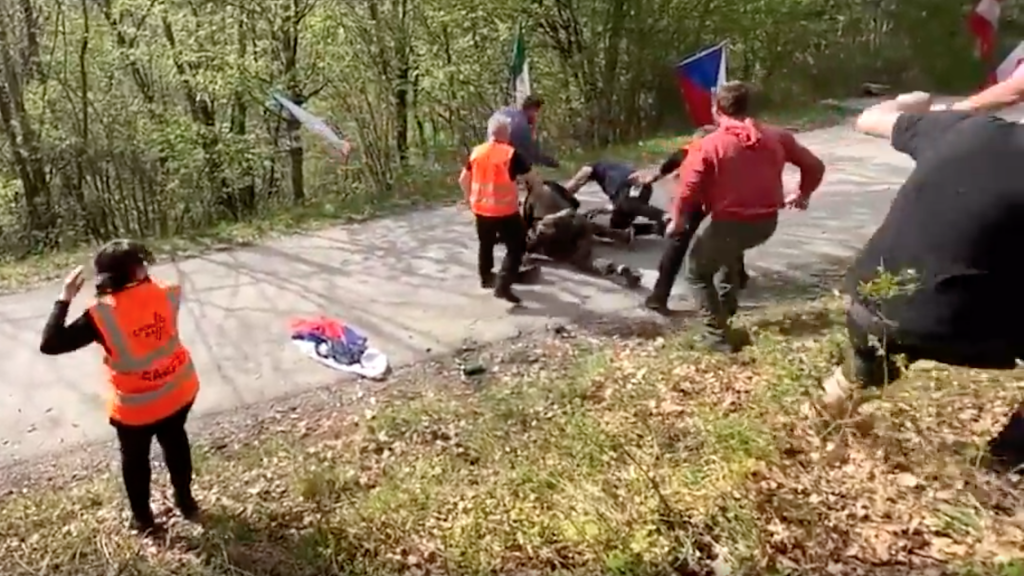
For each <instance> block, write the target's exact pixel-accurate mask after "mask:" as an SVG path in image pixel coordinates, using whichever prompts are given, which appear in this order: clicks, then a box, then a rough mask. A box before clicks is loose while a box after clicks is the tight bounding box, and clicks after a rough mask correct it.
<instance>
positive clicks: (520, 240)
mask: <svg viewBox="0 0 1024 576" xmlns="http://www.w3.org/2000/svg"><path fill="white" fill-rule="evenodd" d="M476 237H477V239H478V240H479V241H480V251H479V253H478V255H477V269H478V271H479V272H480V278H486V277H489V276H490V275H491V273H492V272H493V271H494V247H495V246H497V245H498V244H504V245H505V259H504V260H502V262H501V270H500V271H499V277H500V278H501V279H502V281H505V282H509V283H511V282H513V281H514V280H515V277H516V274H518V272H519V267H520V266H521V265H522V263H523V255H524V254H525V253H526V225H525V224H524V223H523V217H522V216H520V215H519V213H518V212H517V213H515V214H510V215H509V216H477V217H476Z"/></svg>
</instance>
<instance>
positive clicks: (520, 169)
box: [508, 150, 533, 180]
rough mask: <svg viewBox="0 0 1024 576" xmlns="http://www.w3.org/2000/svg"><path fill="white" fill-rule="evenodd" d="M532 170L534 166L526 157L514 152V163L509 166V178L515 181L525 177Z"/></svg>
mask: <svg viewBox="0 0 1024 576" xmlns="http://www.w3.org/2000/svg"><path fill="white" fill-rule="evenodd" d="M530 170H533V165H532V164H531V163H530V161H529V160H527V159H526V156H525V155H523V154H522V153H520V152H519V151H518V150H516V151H515V152H513V153H512V161H511V162H509V165H508V173H509V176H510V177H511V178H512V179H513V180H515V179H516V178H519V177H520V176H525V175H527V174H529V173H530Z"/></svg>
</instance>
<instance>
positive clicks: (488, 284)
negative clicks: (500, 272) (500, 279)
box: [480, 272, 496, 290]
mask: <svg viewBox="0 0 1024 576" xmlns="http://www.w3.org/2000/svg"><path fill="white" fill-rule="evenodd" d="M495 285H496V281H495V277H494V272H488V273H487V274H481V275H480V287H481V288H483V289H484V290H494V286H495Z"/></svg>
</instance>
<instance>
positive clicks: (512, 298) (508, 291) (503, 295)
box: [494, 285, 523, 304]
mask: <svg viewBox="0 0 1024 576" xmlns="http://www.w3.org/2000/svg"><path fill="white" fill-rule="evenodd" d="M494 297H495V298H500V299H501V300H505V301H506V302H511V303H512V304H522V303H523V299H522V298H520V297H519V296H516V293H515V292H513V291H512V287H511V286H505V285H499V286H498V287H497V288H495V289H494Z"/></svg>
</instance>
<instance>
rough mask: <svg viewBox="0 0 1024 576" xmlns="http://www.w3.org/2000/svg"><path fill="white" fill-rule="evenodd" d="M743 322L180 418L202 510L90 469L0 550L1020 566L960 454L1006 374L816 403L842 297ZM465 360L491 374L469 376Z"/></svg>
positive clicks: (94, 558) (56, 570)
mask: <svg viewBox="0 0 1024 576" xmlns="http://www.w3.org/2000/svg"><path fill="white" fill-rule="evenodd" d="M741 324H742V325H743V326H744V327H745V328H746V329H747V330H748V332H749V333H750V334H751V336H752V340H753V345H752V346H750V347H749V348H747V349H746V350H745V351H744V352H743V353H742V354H739V355H737V356H735V357H723V356H716V355H709V354H707V353H705V352H704V351H702V350H701V349H700V348H699V347H698V346H696V344H695V342H694V339H693V336H692V334H690V333H689V332H687V331H685V330H684V329H682V327H681V326H680V325H679V324H668V323H663V322H658V321H637V322H631V323H628V324H623V323H615V324H609V323H600V322H591V323H580V324H577V325H572V326H553V327H551V329H549V330H548V331H546V332H544V333H541V334H534V335H524V336H521V337H520V338H518V339H516V340H514V341H510V342H505V343H502V344H499V345H495V346H486V347H480V348H475V347H472V346H467V347H466V349H464V350H463V351H461V352H460V353H459V354H458V355H456V356H455V357H448V358H442V359H437V360H436V361H433V362H428V363H425V364H422V365H418V366H416V367H413V368H409V369H407V370H403V371H400V373H398V374H396V375H395V377H394V379H393V381H392V382H390V383H388V384H387V385H384V386H378V387H373V388H370V387H367V388H365V389H364V391H363V394H362V396H361V397H359V398H356V397H355V395H351V394H350V395H343V394H340V393H338V391H325V392H319V393H317V394H316V395H310V396H309V397H307V398H303V399H298V398H296V399H292V400H290V401H287V402H285V403H281V404H279V405H277V406H275V407H274V408H272V409H264V410H263V411H262V412H261V411H256V412H254V413H251V414H248V415H245V416H241V415H239V416H234V415H232V416H231V417H230V418H231V419H230V420H226V421H225V422H224V423H223V426H222V427H221V431H222V432H224V434H223V435H219V432H218V431H217V430H216V428H205V427H204V428H203V429H202V430H199V431H198V432H197V434H196V437H197V438H203V440H204V442H203V445H202V446H200V447H197V457H196V461H197V470H198V471H197V482H196V485H197V496H198V497H199V498H200V499H201V500H202V502H203V505H204V506H205V508H206V510H207V518H206V521H205V522H204V524H202V525H188V524H185V523H182V522H180V521H178V520H176V519H175V517H174V516H173V514H168V510H167V509H168V508H169V507H168V506H167V494H166V489H165V488H164V487H163V486H162V484H161V489H160V490H158V494H157V498H156V500H157V502H158V504H157V509H158V510H159V511H160V513H161V515H162V516H164V517H165V518H166V519H167V521H168V523H169V531H168V533H167V535H165V536H164V537H162V538H160V539H157V540H150V541H144V540H139V539H137V538H135V537H133V536H131V535H130V534H128V533H127V531H126V530H125V529H124V524H125V521H126V517H125V514H124V511H123V508H124V506H123V503H122V496H121V493H120V488H119V484H118V482H117V479H116V476H115V475H113V474H109V473H98V472H95V473H94V472H88V473H86V472H83V473H82V474H81V475H82V476H83V478H81V479H80V480H79V481H77V482H74V483H72V484H70V485H66V484H64V485H60V486H59V489H57V488H58V485H57V484H51V485H50V486H48V487H44V488H33V489H30V490H27V491H24V492H22V491H19V493H18V494H13V495H9V496H8V497H6V498H5V499H4V501H3V502H2V503H0V533H3V534H4V535H5V538H4V539H2V540H0V559H2V560H0V565H2V567H3V572H4V573H5V574H35V573H41V572H45V573H47V574H83V573H106V572H109V571H111V570H115V571H116V570H120V573H130V574H147V575H148V574H166V573H174V574H196V575H199V574H225V573H239V574H254V575H271V574H273V575H277V574H280V575H284V574H289V575H307V574H308V575H310V576H312V575H318V576H319V575H324V574H382V575H383V574H427V573H542V572H543V573H550V572H559V573H579V574H583V573H588V574H592V573H618V574H669V573H676V574H680V573H681V574H711V573H716V570H718V571H719V572H717V573H724V572H722V571H724V570H726V569H729V570H731V571H732V572H731V573H759V574H769V573H774V574H822V573H836V574H839V573H842V574H858V573H864V574H866V573H872V574H880V573H883V574H909V573H914V574H922V573H923V574H970V573H972V572H971V571H972V570H973V571H975V572H973V573H977V574H1007V575H1009V574H1019V573H1020V572H1019V570H1021V569H1024V566H1021V565H1020V564H1014V563H1013V559H1015V558H1021V557H1024V548H1022V544H1021V543H1022V542H1024V520H1022V516H1021V512H1020V510H1021V509H1022V500H1021V491H1020V486H1019V485H1018V484H1017V483H1015V481H1014V479H1012V478H1009V479H1008V478H1004V477H997V476H993V475H991V474H990V473H988V472H985V471H982V470H981V469H980V468H979V467H978V466H976V465H975V462H976V455H977V452H978V449H979V447H980V446H982V445H983V444H984V442H985V440H987V439H988V438H989V437H990V436H991V435H993V434H994V433H995V431H996V430H997V429H998V428H999V427H1000V426H1001V425H1002V423H1003V421H1004V419H1005V417H1006V414H1007V413H1008V411H1009V409H1010V406H1012V405H1013V403H1014V401H1015V400H1016V396H1017V394H1018V393H1019V388H1020V387H1021V385H1020V384H1019V382H1017V381H1016V379H1015V376H1016V374H1015V373H1012V372H1010V373H998V372H984V371H969V370H959V369H949V368H946V367H942V366H936V365H926V366H918V367H915V368H914V369H913V370H912V371H911V375H910V378H908V379H907V381H906V382H903V383H901V384H899V385H895V386H893V387H892V388H891V389H888V390H886V391H885V393H884V394H883V396H882V398H881V399H880V400H879V401H876V402H873V403H871V404H869V405H868V406H867V407H866V409H865V411H864V413H863V414H862V415H860V416H858V417H855V418H851V419H849V421H843V422H835V421H832V420H831V419H828V418H826V417H824V416H823V415H822V414H821V413H820V412H819V411H818V410H817V409H816V404H815V402H816V398H817V394H818V392H817V389H818V383H819V381H820V379H821V377H822V376H823V375H824V374H827V373H828V371H830V370H831V368H832V366H833V365H834V362H835V361H836V359H837V357H838V354H839V350H840V348H841V343H842V330H841V313H840V311H839V309H838V306H837V304H836V303H835V302H833V301H832V300H831V299H829V298H824V299H822V298H819V299H815V300H797V301H793V302H789V303H785V304H777V305H774V306H769V307H765V308H762V309H758V310H752V311H747V312H746V313H744V314H743V315H742V317H741ZM467 363H473V364H475V363H479V364H480V365H482V366H484V367H485V368H486V370H485V371H484V373H483V374H482V375H481V376H479V377H473V378H465V377H463V375H462V370H461V366H464V365H466V364H467ZM258 416H260V417H258ZM236 418H237V419H236ZM204 426H205V425H204ZM109 452H110V449H109V448H104V449H102V450H101V451H100V452H98V453H97V455H103V454H104V453H106V454H107V456H109V455H110V454H109ZM99 466H100V467H99V468H98V469H97V470H99V469H102V468H103V466H102V465H99ZM109 466H110V464H109V462H108V463H107V465H106V468H107V469H108V470H109ZM83 470H85V469H84V468H83ZM157 476H158V477H160V476H161V475H160V474H158V475H157ZM160 482H161V483H162V482H163V478H162V477H161V478H160ZM1014 570H1018V571H1017V572H1015V571H1014Z"/></svg>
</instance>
